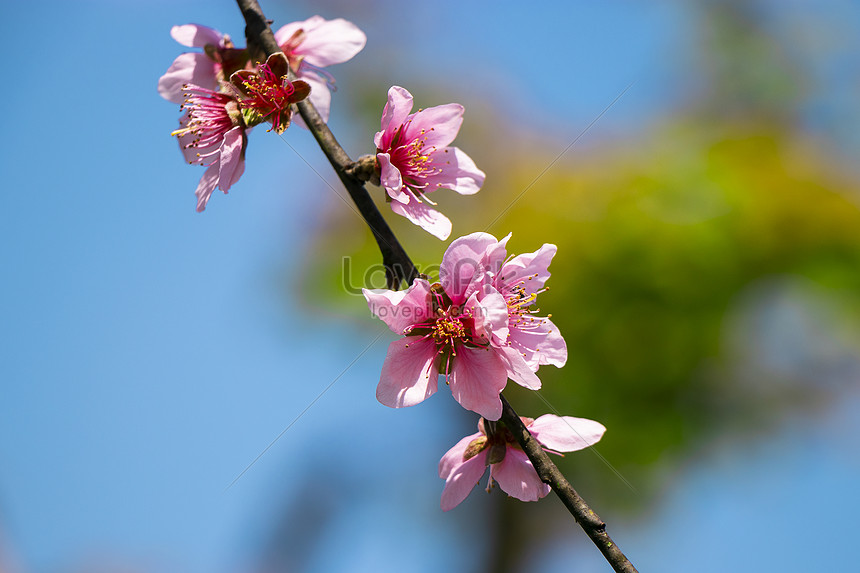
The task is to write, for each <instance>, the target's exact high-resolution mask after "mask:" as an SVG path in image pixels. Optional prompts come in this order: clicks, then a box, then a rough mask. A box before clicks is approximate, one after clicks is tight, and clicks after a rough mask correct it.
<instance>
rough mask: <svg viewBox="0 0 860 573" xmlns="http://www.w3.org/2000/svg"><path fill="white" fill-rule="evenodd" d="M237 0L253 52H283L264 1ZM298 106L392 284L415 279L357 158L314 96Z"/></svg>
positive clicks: (262, 55)
mask: <svg viewBox="0 0 860 573" xmlns="http://www.w3.org/2000/svg"><path fill="white" fill-rule="evenodd" d="M236 3H237V4H238V5H239V9H240V10H241V11H242V16H244V17H245V36H246V37H247V40H248V49H249V51H250V53H251V54H255V55H256V57H259V59H260V60H261V61H262V60H265V58H266V57H267V56H269V55H271V54H273V53H275V52H280V51H281V48H280V47H279V46H278V43H277V42H276V41H275V35H274V34H273V33H272V28H271V27H270V26H269V21H268V20H266V17H265V16H264V15H263V11H262V9H261V8H260V4H259V3H258V2H257V1H256V0H236ZM298 108H299V113H300V114H301V116H302V119H303V120H304V122H305V125H307V126H308V128H309V129H310V130H311V133H312V134H313V136H314V138H315V139H316V140H317V143H318V144H319V146H320V148H321V149H322V150H323V153H325V155H326V157H327V158H328V160H329V163H331V166H332V168H333V169H334V171H335V173H336V174H337V176H338V178H340V181H341V183H343V186H344V187H346V190H347V192H348V193H349V196H350V197H352V200H353V202H354V203H355V206H356V207H358V210H359V212H360V213H361V216H362V217H363V218H364V220H365V222H366V223H367V226H368V227H370V230H371V231H372V232H373V238H374V239H376V244H377V245H378V246H379V250H380V252H381V253H382V264H383V265H384V266H385V275H386V280H387V282H388V286H389V288H393V289H398V288H400V285H401V283H402V282H404V281H405V282H406V285H407V286H408V285H410V284H412V281H413V280H414V279H416V278H417V277H418V270H417V269H416V268H415V265H414V264H413V263H412V259H410V258H409V255H407V254H406V251H405V250H404V249H403V246H402V245H401V244H400V241H398V240H397V237H396V236H395V235H394V232H393V231H392V230H391V227H389V226H388V223H386V222H385V219H384V218H383V217H382V214H381V213H380V212H379V209H377V208H376V204H375V203H374V202H373V199H371V197H370V194H369V193H368V192H367V189H365V187H364V183H362V182H361V181H360V180H359V179H358V178H356V177H355V175H354V174H353V171H352V169H351V167H352V166H353V163H354V162H353V161H352V159H350V157H349V155H348V154H347V153H346V151H345V150H344V149H343V147H342V146H341V145H340V144H339V143H338V142H337V139H335V137H334V134H332V132H331V130H330V129H329V128H328V125H326V123H325V122H324V121H323V119H322V117H320V114H319V112H318V111H317V110H316V108H315V107H314V104H312V103H311V102H310V100H304V101H301V102H299V103H298Z"/></svg>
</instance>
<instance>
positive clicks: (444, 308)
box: [363, 240, 540, 420]
mask: <svg viewBox="0 0 860 573" xmlns="http://www.w3.org/2000/svg"><path fill="white" fill-rule="evenodd" d="M455 243H456V245H455V244H452V245H451V247H449V248H448V250H447V251H446V252H445V255H444V256H443V257H442V265H441V271H440V277H441V280H442V281H443V282H441V283H436V284H433V285H432V286H431V285H430V283H429V282H428V281H426V280H424V279H416V280H415V282H413V283H412V286H410V287H409V288H408V289H407V290H405V291H400V292H397V291H390V290H384V289H383V290H377V291H371V290H368V289H364V291H363V292H364V296H365V298H366V299H367V302H368V305H369V307H370V310H371V312H372V313H373V314H374V316H376V317H378V318H379V319H381V320H382V321H383V322H385V324H387V325H388V327H389V328H390V329H391V330H392V331H393V332H395V333H397V334H401V335H403V336H404V338H402V339H400V340H395V341H394V342H392V343H391V344H390V345H389V347H388V354H387V355H386V357H385V363H384V364H383V366H382V373H381V375H380V378H379V385H378V386H377V389H376V397H377V399H378V400H379V401H380V402H381V403H383V404H384V405H386V406H389V407H392V408H401V407H405V406H413V405H415V404H418V403H420V402H423V401H424V400H425V399H426V398H428V397H429V396H431V395H432V394H434V393H435V392H436V389H437V382H438V377H439V374H440V372H441V373H442V374H444V375H445V379H446V381H447V383H448V384H449V385H450V387H451V394H452V395H453V396H454V399H456V400H457V401H458V402H459V403H460V404H461V405H462V406H463V407H464V408H466V409H468V410H472V411H474V412H477V413H478V414H480V415H481V416H483V417H485V418H487V419H489V420H497V419H499V417H500V416H501V415H502V403H501V399H500V398H499V394H500V393H501V392H502V390H503V389H504V387H505V385H506V384H507V380H508V378H511V379H512V380H514V381H515V382H517V383H519V384H522V385H523V386H526V387H528V388H532V389H537V388H539V387H540V380H539V379H538V378H537V376H535V374H534V372H533V371H532V370H531V369H530V368H529V366H528V364H527V363H526V362H525V360H523V357H522V356H521V355H520V354H519V353H518V352H516V351H512V350H510V349H509V348H507V347H498V346H494V345H492V344H490V340H491V339H492V338H493V337H494V336H501V337H502V338H504V336H505V335H506V332H507V329H508V308H507V305H506V303H505V300H504V297H503V296H502V295H501V294H500V293H499V292H498V291H496V290H495V288H494V287H493V286H492V285H489V284H483V281H484V280H485V275H484V273H483V271H482V270H481V268H480V267H476V265H480V258H479V257H478V256H476V255H475V253H476V251H475V250H474V249H470V247H473V246H474V247H478V248H480V247H481V245H472V244H471V242H470V241H469V240H465V241H464V240H460V241H459V242H458V241H455ZM477 252H478V254H483V250H482V249H481V250H480V251H477ZM454 277H457V278H458V279H463V280H455V279H454Z"/></svg>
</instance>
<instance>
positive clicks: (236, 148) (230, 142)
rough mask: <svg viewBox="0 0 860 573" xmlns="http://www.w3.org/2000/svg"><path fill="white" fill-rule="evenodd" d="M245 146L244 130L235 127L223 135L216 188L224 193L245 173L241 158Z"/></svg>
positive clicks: (243, 162)
mask: <svg viewBox="0 0 860 573" xmlns="http://www.w3.org/2000/svg"><path fill="white" fill-rule="evenodd" d="M244 144H245V129H244V128H243V127H242V126H239V125H237V126H236V127H234V128H233V129H231V130H230V131H228V132H227V133H225V134H224V141H223V142H222V143H221V157H220V159H219V160H218V164H219V165H220V171H219V175H218V188H219V189H221V190H222V191H223V192H224V193H226V192H227V191H229V190H230V187H231V186H232V185H233V183H235V182H236V181H238V180H239V177H240V176H241V175H242V173H243V172H244V171H245V160H244V159H243V158H242V148H243V147H244Z"/></svg>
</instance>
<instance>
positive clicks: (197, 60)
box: [158, 24, 248, 103]
mask: <svg viewBox="0 0 860 573" xmlns="http://www.w3.org/2000/svg"><path fill="white" fill-rule="evenodd" d="M170 35H171V36H173V39H174V40H176V41H177V42H179V43H180V44H182V45H183V46H188V47H191V48H203V52H185V53H183V54H180V55H179V57H177V58H176V59H175V60H174V61H173V64H172V65H171V66H170V68H168V70H167V72H166V73H165V74H164V75H163V76H161V77H160V78H159V79H158V93H159V94H161V97H163V98H164V99H166V100H168V101H172V102H174V103H182V101H183V99H184V97H185V96H184V94H183V90H182V88H183V86H184V85H185V84H193V85H196V86H199V87H203V88H206V89H210V90H217V89H218V86H219V82H221V81H226V80H227V79H228V78H229V77H230V74H232V73H233V72H235V71H236V70H240V69H242V68H244V67H245V66H246V65H247V63H248V51H247V50H245V49H243V48H236V47H234V46H233V42H232V41H231V40H230V36H227V35H226V34H222V33H221V32H219V31H218V30H215V29H213V28H208V27H206V26H201V25H199V24H185V25H183V26H174V27H173V28H171V30H170Z"/></svg>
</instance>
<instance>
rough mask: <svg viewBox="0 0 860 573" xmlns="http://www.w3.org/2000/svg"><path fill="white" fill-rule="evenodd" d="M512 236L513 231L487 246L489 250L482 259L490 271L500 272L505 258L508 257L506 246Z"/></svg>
mask: <svg viewBox="0 0 860 573" xmlns="http://www.w3.org/2000/svg"><path fill="white" fill-rule="evenodd" d="M510 238H511V233H508V234H507V235H506V236H504V237H502V240H501V241H499V242H498V243H494V244H492V245H489V246H488V247H487V250H486V251H484V257H483V259H482V262H483V264H484V267H485V268H486V269H487V271H488V272H490V273H493V274H498V272H499V269H501V268H502V265H503V264H504V262H505V259H506V258H507V257H508V251H507V249H506V246H507V244H508V240H510Z"/></svg>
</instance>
